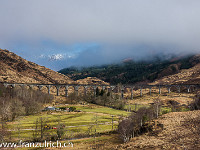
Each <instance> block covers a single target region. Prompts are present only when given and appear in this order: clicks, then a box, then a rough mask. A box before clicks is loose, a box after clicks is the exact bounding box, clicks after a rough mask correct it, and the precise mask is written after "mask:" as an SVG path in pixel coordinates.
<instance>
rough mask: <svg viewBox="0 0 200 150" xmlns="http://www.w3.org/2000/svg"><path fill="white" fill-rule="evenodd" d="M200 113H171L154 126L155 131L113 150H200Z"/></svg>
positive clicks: (157, 121) (156, 121) (155, 122)
mask: <svg viewBox="0 0 200 150" xmlns="http://www.w3.org/2000/svg"><path fill="white" fill-rule="evenodd" d="M199 113H200V111H199V110H198V111H188V112H171V113H168V114H165V115H163V116H162V117H160V118H159V119H158V120H155V121H154V123H153V124H152V125H153V126H154V128H153V131H152V132H150V133H146V134H144V135H141V136H138V137H134V138H133V139H131V141H130V142H128V143H126V144H122V145H119V146H117V147H113V148H112V149H116V150H123V149H136V150H137V149H143V150H149V149H156V150H161V149H162V150H163V149H166V150H168V149H174V150H175V149H177V150H178V149H199V148H200V144H199V138H200V136H199V126H198V124H199V119H200V118H199Z"/></svg>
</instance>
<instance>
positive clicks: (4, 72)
mask: <svg viewBox="0 0 200 150" xmlns="http://www.w3.org/2000/svg"><path fill="white" fill-rule="evenodd" d="M0 82H18V83H43V84H56V83H60V84H64V83H68V84H71V83H74V81H73V80H72V79H70V78H69V77H68V76H65V75H63V74H60V73H58V72H55V71H53V70H51V69H48V68H46V67H44V66H40V65H37V64H35V63H33V62H30V61H27V60H25V59H23V58H22V57H20V56H18V55H16V54H14V53H12V52H10V51H8V50H2V49H0Z"/></svg>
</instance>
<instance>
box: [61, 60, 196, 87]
mask: <svg viewBox="0 0 200 150" xmlns="http://www.w3.org/2000/svg"><path fill="white" fill-rule="evenodd" d="M199 62H200V57H197V56H187V57H173V58H171V59H168V60H154V61H151V62H150V61H143V62H134V61H128V62H123V63H121V64H110V65H102V66H94V67H88V68H87V67H86V68H81V69H78V68H76V67H71V68H65V69H62V70H60V71H59V72H60V73H63V74H65V75H67V76H69V77H70V78H72V79H74V80H79V79H83V78H86V77H97V78H99V79H101V80H104V81H105V82H109V83H111V84H118V83H123V84H134V83H138V82H143V83H150V82H153V81H155V80H158V79H161V78H162V77H164V76H169V75H173V74H177V73H180V72H181V70H183V69H189V68H191V67H193V66H195V65H196V64H198V63H199Z"/></svg>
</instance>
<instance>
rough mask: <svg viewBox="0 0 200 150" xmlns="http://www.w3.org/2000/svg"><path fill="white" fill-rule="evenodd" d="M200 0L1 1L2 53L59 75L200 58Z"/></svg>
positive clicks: (0, 33)
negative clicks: (124, 63) (129, 61)
mask: <svg viewBox="0 0 200 150" xmlns="http://www.w3.org/2000/svg"><path fill="white" fill-rule="evenodd" d="M199 17H200V1H199V0H0V24H1V25H0V48H2V49H8V50H10V51H12V52H15V53H16V54H18V55H20V56H22V57H24V58H26V59H27V60H30V61H33V62H36V63H38V64H40V65H44V66H46V67H49V68H51V69H53V70H59V69H61V68H64V67H69V66H72V65H73V66H82V65H96V64H103V63H112V62H117V61H120V60H122V59H125V58H129V57H132V58H134V59H136V60H137V59H147V58H149V57H150V56H151V57H152V56H153V55H155V54H160V53H161V54H162V53H164V54H168V53H174V54H183V53H190V52H193V53H194V52H195V53H200V19H199Z"/></svg>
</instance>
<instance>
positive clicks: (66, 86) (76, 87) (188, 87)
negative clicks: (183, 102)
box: [1, 82, 200, 99]
mask: <svg viewBox="0 0 200 150" xmlns="http://www.w3.org/2000/svg"><path fill="white" fill-rule="evenodd" d="M1 83H2V84H3V85H4V86H5V87H11V88H15V87H16V86H20V87H22V88H23V87H26V86H27V87H29V88H30V89H32V88H33V87H37V88H38V90H41V89H42V87H46V88H47V90H48V91H47V92H48V94H51V88H52V87H55V88H56V95H57V96H59V95H60V93H59V92H60V88H61V87H62V88H64V90H65V96H66V97H68V89H69V87H73V88H74V91H75V93H76V94H77V95H78V93H79V88H80V87H83V88H84V94H85V95H86V94H87V91H88V88H90V89H92V90H93V92H94V95H96V89H97V88H101V89H103V90H104V89H108V90H109V91H110V92H113V91H114V90H116V89H117V92H118V93H119V92H120V93H121V98H124V93H125V92H126V91H125V90H126V89H129V91H130V92H131V99H133V94H134V91H135V90H140V96H142V95H143V89H149V94H150V95H151V92H152V88H157V89H158V91H159V92H158V94H161V92H162V88H167V90H168V93H170V92H171V88H172V87H174V88H175V89H176V90H177V92H179V93H180V92H181V89H183V88H184V89H186V90H187V92H188V93H190V92H192V91H194V90H195V89H197V88H199V87H200V84H170V85H164V84H163V85H147V84H146V85H145V84H139V85H105V84H100V85H92V84H91V85H86V84H39V83H6V82H1Z"/></svg>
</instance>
